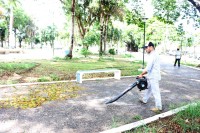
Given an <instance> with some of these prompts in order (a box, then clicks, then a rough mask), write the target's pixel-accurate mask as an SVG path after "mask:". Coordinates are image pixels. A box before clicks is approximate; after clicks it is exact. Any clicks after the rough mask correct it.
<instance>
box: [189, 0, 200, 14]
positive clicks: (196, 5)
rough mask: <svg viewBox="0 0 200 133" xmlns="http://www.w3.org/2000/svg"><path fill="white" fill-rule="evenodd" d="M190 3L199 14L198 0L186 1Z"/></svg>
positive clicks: (199, 3) (199, 5)
mask: <svg viewBox="0 0 200 133" xmlns="http://www.w3.org/2000/svg"><path fill="white" fill-rule="evenodd" d="M188 1H189V2H190V3H192V5H193V6H195V7H196V9H197V10H198V11H199V12H200V1H199V0H188Z"/></svg>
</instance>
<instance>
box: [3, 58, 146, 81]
mask: <svg viewBox="0 0 200 133" xmlns="http://www.w3.org/2000/svg"><path fill="white" fill-rule="evenodd" d="M141 67H142V62H140V61H126V60H117V59H110V58H105V59H103V58H102V59H92V58H79V59H78V58H74V59H72V60H64V59H54V60H25V61H20V62H1V63H0V75H1V77H4V78H1V84H9V83H19V82H34V81H27V80H25V79H26V78H27V77H32V79H35V82H36V81H37V82H44V81H59V80H72V79H75V75H76V71H78V70H94V69H110V68H116V69H119V70H121V73H122V76H133V75H138V74H139V73H140V72H138V69H139V68H141ZM14 73H15V74H18V75H20V76H21V78H20V79H18V80H19V81H17V80H16V79H15V81H14V80H13V81H10V79H9V78H8V77H11V76H12V75H13V74H14ZM112 75H113V73H99V74H88V75H85V77H84V78H93V77H109V76H112ZM8 80H9V82H8Z"/></svg>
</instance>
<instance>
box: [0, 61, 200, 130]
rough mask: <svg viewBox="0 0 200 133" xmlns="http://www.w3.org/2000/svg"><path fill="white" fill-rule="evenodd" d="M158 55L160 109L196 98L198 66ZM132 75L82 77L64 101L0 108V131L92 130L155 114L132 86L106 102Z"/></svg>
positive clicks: (199, 81)
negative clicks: (177, 64)
mask: <svg viewBox="0 0 200 133" xmlns="http://www.w3.org/2000/svg"><path fill="white" fill-rule="evenodd" d="M166 61H169V58H168V57H162V63H161V68H162V80H161V82H160V89H161V96H162V102H163V108H164V110H163V112H166V111H168V110H170V106H172V105H180V104H183V103H189V102H193V101H196V100H200V70H197V69H192V68H189V67H185V66H181V68H177V67H174V66H173V63H172V62H173V61H171V62H166ZM133 82H135V78H134V77H126V78H125V77H124V78H122V79H121V80H115V79H108V80H96V81H83V83H82V84H78V85H80V86H83V87H85V88H87V89H85V90H83V91H81V92H80V94H81V96H80V97H78V98H75V99H71V100H66V101H54V102H49V103H47V104H44V105H43V106H41V107H38V108H34V109H27V110H20V109H0V133H19V132H26V133H96V132H100V131H104V130H107V129H111V128H114V127H117V126H120V125H124V124H127V123H131V122H135V121H137V120H136V119H134V117H138V116H141V117H142V118H143V119H145V118H148V117H151V116H154V115H156V114H155V113H153V112H151V111H150V110H149V109H150V108H151V107H153V106H154V100H153V98H151V99H150V101H149V103H148V104H146V105H142V104H140V103H139V102H138V98H139V96H140V95H141V92H139V91H138V89H137V88H134V89H132V90H131V91H130V92H128V93H127V94H126V95H124V96H123V97H122V98H120V99H119V100H118V101H116V102H114V103H112V104H109V105H106V104H104V103H105V101H106V100H108V99H110V98H112V97H113V96H116V95H118V94H119V93H121V92H122V91H123V90H124V89H126V88H127V87H128V85H130V84H131V83H133Z"/></svg>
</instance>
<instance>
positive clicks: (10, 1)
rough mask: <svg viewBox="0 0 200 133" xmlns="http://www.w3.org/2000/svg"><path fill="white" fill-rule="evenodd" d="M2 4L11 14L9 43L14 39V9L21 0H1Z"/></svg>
mask: <svg viewBox="0 0 200 133" xmlns="http://www.w3.org/2000/svg"><path fill="white" fill-rule="evenodd" d="M0 3H1V5H2V6H3V7H4V8H5V9H6V10H8V12H9V16H10V20H9V37H8V38H9V40H8V45H9V43H10V42H11V41H12V37H13V34H12V33H13V31H12V29H13V22H14V17H13V10H14V8H15V7H16V6H17V4H18V3H20V2H19V0H6V1H4V0H1V1H0Z"/></svg>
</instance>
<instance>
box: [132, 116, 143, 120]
mask: <svg viewBox="0 0 200 133" xmlns="http://www.w3.org/2000/svg"><path fill="white" fill-rule="evenodd" d="M133 119H135V120H142V116H141V115H136V116H134V117H133Z"/></svg>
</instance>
